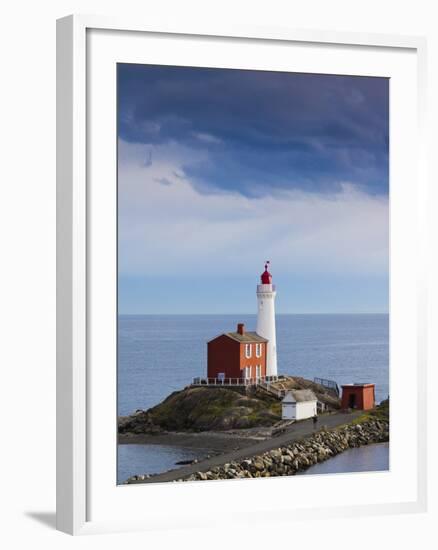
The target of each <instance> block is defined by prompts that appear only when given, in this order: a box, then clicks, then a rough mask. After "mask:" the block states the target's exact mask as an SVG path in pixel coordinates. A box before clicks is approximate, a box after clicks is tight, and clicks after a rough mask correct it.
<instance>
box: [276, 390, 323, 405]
mask: <svg viewBox="0 0 438 550" xmlns="http://www.w3.org/2000/svg"><path fill="white" fill-rule="evenodd" d="M301 401H317V397H316V395H315V394H314V393H313V391H312V390H289V391H288V392H287V393H286V395H285V396H284V398H283V402H285V403H295V402H296V403H299V402H301Z"/></svg>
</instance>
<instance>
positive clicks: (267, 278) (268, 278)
mask: <svg viewBox="0 0 438 550" xmlns="http://www.w3.org/2000/svg"><path fill="white" fill-rule="evenodd" d="M269 263H270V262H269V260H267V262H266V263H265V271H264V272H263V273H262V276H261V280H262V285H270V284H272V275H271V274H270V273H269V271H268V265H269Z"/></svg>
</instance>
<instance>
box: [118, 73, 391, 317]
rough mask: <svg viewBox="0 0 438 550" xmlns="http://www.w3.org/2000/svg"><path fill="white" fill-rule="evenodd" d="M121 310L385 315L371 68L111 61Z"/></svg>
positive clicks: (382, 189) (382, 199)
mask: <svg viewBox="0 0 438 550" xmlns="http://www.w3.org/2000/svg"><path fill="white" fill-rule="evenodd" d="M117 78H118V114H117V115H118V233H119V242H118V269H119V281H118V292H119V312H120V313H137V314H140V313H150V314H170V313H177V314H182V313H188V314H195V313H211V314H223V313H255V312H256V294H255V292H256V284H257V283H258V282H259V277H260V274H261V273H262V271H263V266H264V262H265V260H268V259H269V260H270V262H271V264H270V265H271V269H270V271H271V273H272V275H273V282H274V283H276V285H277V299H276V308H277V309H276V311H277V312H278V313H376V312H377V313H385V312H387V311H388V280H389V279H388V271H389V160H388V136H389V120H388V111H389V83H388V80H387V79H384V78H370V77H352V76H335V75H314V74H298V73H280V72H268V71H249V70H248V71H243V70H233V69H209V68H190V67H165V66H152V65H133V64H132V65H131V64H119V65H118V75H117Z"/></svg>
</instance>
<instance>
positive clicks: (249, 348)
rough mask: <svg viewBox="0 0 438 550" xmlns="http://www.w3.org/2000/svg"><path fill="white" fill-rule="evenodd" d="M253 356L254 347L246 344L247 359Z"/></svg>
mask: <svg viewBox="0 0 438 550" xmlns="http://www.w3.org/2000/svg"><path fill="white" fill-rule="evenodd" d="M251 355H252V346H251V344H246V345H245V357H247V358H248V359H249V358H250V357H251Z"/></svg>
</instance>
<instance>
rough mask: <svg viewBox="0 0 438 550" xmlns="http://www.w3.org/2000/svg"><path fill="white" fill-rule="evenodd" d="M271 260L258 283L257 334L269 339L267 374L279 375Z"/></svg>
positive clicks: (274, 291) (274, 294)
mask: <svg viewBox="0 0 438 550" xmlns="http://www.w3.org/2000/svg"><path fill="white" fill-rule="evenodd" d="M268 266H269V261H267V262H266V264H265V271H264V272H263V273H262V275H261V284H259V285H257V305H258V308H257V330H256V332H257V334H258V335H259V336H262V337H263V338H266V339H267V340H269V343H268V350H267V358H266V376H277V338H276V334H275V296H276V294H277V293H276V290H275V285H273V284H272V275H271V274H270V273H269V271H268Z"/></svg>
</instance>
